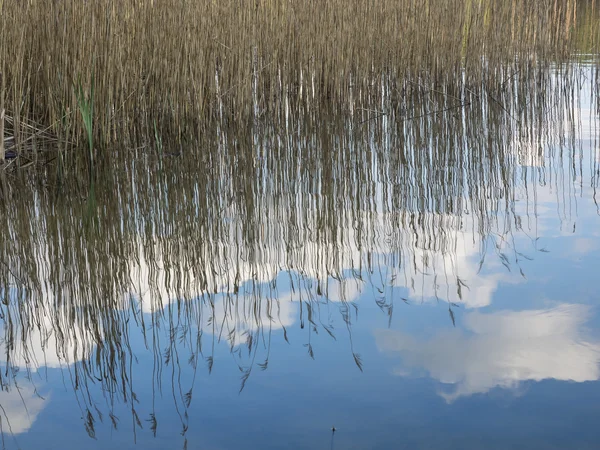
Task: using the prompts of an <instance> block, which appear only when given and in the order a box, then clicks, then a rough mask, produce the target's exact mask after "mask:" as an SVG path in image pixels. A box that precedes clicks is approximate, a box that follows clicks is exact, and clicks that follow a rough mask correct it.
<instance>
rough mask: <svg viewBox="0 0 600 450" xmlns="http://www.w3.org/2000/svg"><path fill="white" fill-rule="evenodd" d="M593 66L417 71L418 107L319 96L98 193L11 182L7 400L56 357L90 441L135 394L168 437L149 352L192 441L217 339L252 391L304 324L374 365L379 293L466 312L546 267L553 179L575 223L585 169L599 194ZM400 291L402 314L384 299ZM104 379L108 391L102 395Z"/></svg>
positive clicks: (146, 163)
mask: <svg viewBox="0 0 600 450" xmlns="http://www.w3.org/2000/svg"><path fill="white" fill-rule="evenodd" d="M594 77H596V71H595V69H594V68H589V67H578V66H569V67H568V68H564V69H563V68H560V69H557V68H550V67H545V66H540V67H535V66H533V65H532V64H529V63H527V64H524V65H523V66H522V67H519V70H516V69H515V70H512V69H511V70H508V69H507V71H506V72H502V73H499V74H490V76H489V84H488V85H486V86H485V87H482V86H471V85H468V84H467V83H463V84H459V85H456V86H454V85H449V84H439V85H438V84H437V83H433V82H432V84H430V85H422V84H414V83H408V82H407V83H406V84H405V85H403V86H401V91H402V93H403V96H402V101H401V104H400V105H399V106H397V105H395V104H392V103H389V104H388V103H386V101H387V100H386V98H385V97H384V98H382V99H381V111H380V112H379V113H378V114H376V115H373V114H372V113H371V112H370V110H366V108H363V109H361V108H362V106H361V99H362V98H363V97H362V95H363V93H360V92H359V93H357V96H356V100H355V104H354V105H353V114H354V116H353V117H351V118H349V117H348V116H347V115H341V114H338V113H336V112H335V111H331V110H329V109H328V106H327V105H321V107H320V108H318V109H315V110H300V111H295V112H290V111H285V112H284V113H282V114H281V115H280V116H278V117H277V118H276V119H275V120H274V121H272V122H265V123H262V122H260V121H256V122H254V123H252V124H251V126H250V127H247V126H244V127H238V126H236V125H232V126H231V127H224V126H223V125H222V124H218V125H215V128H214V130H212V133H207V136H206V140H205V142H204V143H203V144H202V145H203V151H201V152H198V153H197V155H198V156H197V157H195V156H193V157H192V156H187V155H185V154H180V155H179V156H177V154H173V155H171V156H168V154H167V153H166V152H165V153H162V154H160V155H158V156H157V155H154V154H144V155H140V157H139V158H138V159H135V160H134V161H132V162H130V163H125V162H124V163H122V164H120V163H119V162H115V164H114V165H113V167H111V168H106V169H107V170H106V171H105V172H103V173H102V175H101V176H100V177H99V179H98V180H97V182H96V184H95V186H94V190H93V195H92V194H88V195H87V197H86V196H84V195H82V189H81V188H78V187H76V186H71V187H69V186H66V185H64V186H62V187H61V188H60V189H59V190H56V189H48V187H47V186H39V185H36V184H33V183H27V182H21V183H19V180H18V179H17V178H16V176H15V178H14V179H11V180H10V182H4V183H3V184H2V202H1V206H0V207H1V215H0V227H1V228H2V230H4V231H3V233H2V234H1V235H0V247H1V249H2V251H1V255H2V256H1V258H2V259H1V260H0V294H1V297H2V304H1V305H0V317H1V319H2V322H1V327H2V332H3V339H2V341H1V343H0V344H1V347H2V351H3V355H4V357H5V358H4V364H3V366H4V369H5V370H3V371H2V375H0V377H1V378H0V382H1V384H2V386H3V388H4V390H5V391H6V393H8V394H10V393H11V392H14V389H16V385H17V384H22V383H23V382H25V381H27V380H28V379H30V378H31V374H33V373H36V372H39V371H41V370H42V369H43V370H51V369H53V368H58V367H60V368H62V370H64V371H66V372H67V373H68V374H69V377H68V380H69V381H70V383H71V387H72V388H73V390H74V392H75V394H76V395H77V398H78V401H79V405H80V407H81V416H82V417H83V418H84V419H83V420H84V426H85V427H86V429H87V431H88V433H89V434H90V435H91V436H94V435H95V427H96V426H97V425H98V423H99V421H100V419H101V418H102V417H103V416H104V417H109V418H110V423H112V425H113V426H114V427H116V426H117V423H118V420H117V419H118V418H117V416H116V412H115V411H116V409H115V408H117V405H120V404H127V405H129V410H130V412H131V416H132V420H131V424H132V425H131V426H132V428H133V431H134V435H135V433H136V432H137V430H138V429H139V428H140V427H141V425H142V420H144V419H147V420H149V421H150V429H151V430H152V431H154V432H156V429H157V427H158V425H159V423H160V417H159V414H158V412H157V411H156V410H155V409H154V407H151V408H150V409H149V410H145V411H138V408H139V406H138V402H137V394H136V380H135V378H134V377H133V376H132V373H133V369H134V367H136V365H137V364H138V362H137V361H138V360H139V359H140V358H141V357H142V356H141V355H142V353H144V352H146V353H148V354H150V355H151V357H152V360H153V361H154V363H153V364H154V365H153V370H152V371H151V372H150V371H148V377H151V378H152V380H151V383H152V388H153V392H158V391H161V390H162V389H163V388H164V389H165V390H166V389H168V390H170V392H171V394H172V397H173V401H174V403H175V407H176V409H177V412H178V413H179V417H180V420H181V427H182V429H181V431H182V434H184V435H185V434H186V432H187V429H188V426H189V417H188V413H187V411H188V409H189V407H190V404H191V402H192V399H193V394H194V389H196V388H197V386H196V384H195V383H196V382H195V379H196V377H195V376H192V377H191V380H192V381H189V383H188V382H187V381H186V383H187V384H185V385H181V381H180V380H181V377H180V376H179V374H181V373H182V372H191V373H192V374H195V373H196V372H197V371H199V370H208V371H211V370H212V369H213V366H214V364H215V358H214V355H215V349H216V348H217V347H218V346H220V345H227V346H228V347H229V349H230V351H231V353H232V355H233V356H234V359H235V362H236V364H237V365H238V367H239V369H240V374H241V375H240V376H241V382H240V389H243V388H244V386H245V385H246V384H247V383H248V382H250V381H249V380H251V378H250V376H251V374H252V373H253V371H255V370H261V369H262V370H265V369H267V367H268V363H269V357H270V345H271V342H272V340H273V339H278V340H281V339H284V340H288V336H287V334H288V333H287V330H288V329H289V328H290V327H300V329H301V330H303V331H302V332H303V333H304V334H303V335H304V336H305V341H304V342H303V343H302V344H303V345H305V346H306V349H307V353H308V356H309V357H315V355H318V351H316V350H317V349H318V345H319V341H318V338H317V336H323V337H325V338H328V339H329V338H333V339H336V338H338V337H339V336H340V335H341V334H342V333H343V334H344V335H345V336H347V341H346V342H348V347H349V348H347V349H346V351H347V352H348V361H349V363H350V364H352V363H354V364H355V365H356V366H357V367H358V369H361V370H362V364H363V363H362V358H361V355H360V354H359V353H358V352H357V351H356V349H355V346H354V342H353V340H352V338H353V336H352V326H353V324H354V323H355V321H356V320H357V315H358V311H359V309H360V306H359V305H360V304H361V302H364V301H371V300H370V299H369V300H366V299H362V298H361V297H362V296H363V295H364V293H365V292H367V291H368V292H375V293H376V294H375V299H374V301H375V303H376V305H377V306H378V307H379V308H381V309H382V310H383V311H384V312H385V314H386V315H387V319H386V320H389V321H391V320H392V318H393V313H394V309H395V308H399V307H401V306H402V303H403V302H408V303H411V302H414V301H417V300H425V301H426V300H430V299H431V300H437V301H445V302H447V304H448V309H449V316H450V320H451V321H452V322H454V321H455V317H454V310H455V308H457V307H460V306H464V307H467V308H476V307H481V306H485V305H488V304H490V303H491V302H492V296H493V292H494V290H495V289H496V286H497V284H498V283H499V282H500V281H501V280H503V279H505V277H507V276H509V275H508V274H509V271H510V274H511V275H510V276H512V274H517V276H521V277H524V276H525V273H524V272H523V269H522V267H521V265H520V263H521V262H522V261H523V260H531V259H535V258H540V257H543V253H544V248H543V247H541V246H540V245H539V242H538V238H539V237H540V234H539V229H538V226H537V223H538V217H537V213H536V211H537V209H536V208H537V202H538V197H537V195H538V191H539V188H540V186H551V187H552V188H553V189H555V190H558V191H559V192H560V193H561V195H560V196H558V197H557V203H558V211H559V214H561V215H562V214H563V213H566V211H567V209H565V208H566V207H565V205H567V204H568V202H569V201H570V200H569V199H570V198H571V197H572V196H573V195H574V193H575V192H579V193H580V194H583V193H584V191H583V190H580V191H576V190H574V189H572V188H573V182H572V180H578V182H579V183H580V185H583V184H584V182H585V183H586V186H587V187H586V189H587V190H586V191H585V194H586V195H592V194H595V190H596V188H597V183H598V181H597V178H596V172H597V168H598V164H597V162H596V161H595V160H594V159H593V158H594V157H593V156H591V157H590V161H589V162H588V161H587V160H585V164H584V162H582V157H581V155H585V156H584V157H585V158H587V157H588V152H589V149H587V148H586V149H583V148H582V147H581V142H582V141H581V139H582V138H584V137H586V136H582V132H581V130H582V128H581V127H580V120H581V119H579V118H576V116H575V115H574V113H573V112H574V111H576V110H578V108H579V105H580V102H581V101H582V98H583V100H584V101H588V100H589V99H588V97H586V94H585V93H586V92H588V90H589V89H590V86H592V88H593V83H592V82H591V81H590V80H593V79H594ZM383 81H384V83H383V85H384V86H387V85H386V84H385V82H386V80H383ZM388 81H389V80H388ZM390 83H391V82H390ZM582 86H583V87H582ZM387 89H389V91H390V92H391V91H392V90H393V89H396V90H397V89H398V87H397V86H393V84H390V86H389V88H387ZM586 89H587V90H586ZM582 92H583V94H582ZM359 94H360V95H359ZM594 102H595V97H592V107H595V103H594ZM588 119H589V120H590V123H594V124H595V123H597V121H598V116H597V115H596V116H593V117H590V118H588ZM594 127H595V125H594ZM593 129H597V128H593ZM587 137H588V138H589V136H587ZM45 180H46V182H47V183H49V184H50V185H51V186H52V183H54V181H55V180H54V179H53V178H52V176H48V177H47V178H46V179H45ZM5 181H6V180H5ZM52 187H53V186H52ZM84 192H87V191H85V190H84ZM517 202H518V203H519V205H518V206H517ZM15 205H17V206H15ZM517 235H518V236H519V237H522V238H523V239H520V240H517V239H515V236H517ZM517 242H521V243H522V242H526V244H517ZM517 245H520V246H519V247H518V246H517ZM492 266H493V270H486V269H488V268H489V267H492ZM497 269H499V270H497ZM398 286H402V287H405V288H407V289H408V295H407V297H406V298H400V299H396V300H400V305H397V304H394V298H393V297H392V296H391V295H388V294H389V293H390V289H393V288H394V287H398ZM384 323H385V320H384ZM577 323H579V322H577ZM137 340H139V341H140V342H143V345H141V346H140V345H137V346H135V345H134V344H132V342H134V341H137ZM462 344H464V345H471V344H470V343H469V342H463V343H462ZM517 345H521V342H518V343H517ZM565 345H568V343H567V344H565ZM423 349H424V347H422V346H421V347H419V346H417V350H415V352H416V353H415V354H417V355H419V354H420V352H421V350H423ZM592 350H593V351H596V350H595V349H593V348H592ZM425 353H426V352H425ZM429 353H431V352H429ZM433 356H434V357H437V354H434V355H433ZM358 369H357V370H358ZM584 378H586V379H587V378H590V376H589V375H586V376H584ZM186 380H187V379H186ZM503 382H504V381H502V382H501V383H500V384H502V383H503ZM493 383H495V381H491V382H490V381H485V380H484V381H483V382H480V383H479V386H480V387H478V388H477V387H476V388H469V387H468V386H467V387H465V388H464V389H463V390H464V391H465V392H466V391H469V389H470V390H472V391H473V390H477V389H479V391H483V390H484V389H487V386H488V385H490V384H493ZM96 384H100V385H101V387H102V390H103V392H105V395H106V397H107V398H108V401H106V402H100V401H99V399H97V398H94V397H93V396H92V395H91V393H90V392H92V389H91V388H92V386H93V385H96ZM476 384H477V383H476ZM461 392H462V391H461ZM8 394H7V395H8ZM459 395H461V394H459ZM23 401H24V402H25V403H26V402H27V398H26V397H24V398H23ZM32 401H33V400H32ZM35 402H37V400H35ZM35 404H36V405H38V403H35ZM106 405H108V406H106ZM40 408H41V406H40ZM33 409H34V410H35V408H33ZM4 414H5V416H6V417H7V418H8V419H9V420H11V415H10V413H9V411H5V412H4ZM14 417H17V416H14ZM14 417H13V418H14ZM15 420H18V419H15ZM107 422H108V420H107ZM26 428H27V427H25V426H22V427H21V429H23V430H25V429H26ZM15 429H19V428H18V427H17V426H15ZM15 429H14V430H15ZM14 430H13V434H17V433H18V432H17V431H14Z"/></svg>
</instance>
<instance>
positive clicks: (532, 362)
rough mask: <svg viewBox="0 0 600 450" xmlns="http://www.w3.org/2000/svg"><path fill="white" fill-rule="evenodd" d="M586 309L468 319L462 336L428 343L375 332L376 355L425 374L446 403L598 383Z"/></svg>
mask: <svg viewBox="0 0 600 450" xmlns="http://www.w3.org/2000/svg"><path fill="white" fill-rule="evenodd" d="M589 315H590V309H589V307H587V306H583V305H567V304H563V305H560V306H558V307H556V308H552V309H545V310H531V311H519V312H512V311H503V312H497V313H492V314H481V313H477V312H474V313H470V314H467V315H466V318H465V331H461V330H458V329H452V330H446V331H443V332H439V333H438V334H436V335H434V336H433V337H432V338H431V339H429V340H427V341H421V340H419V339H416V338H414V337H411V336H408V335H406V334H403V333H400V332H396V331H390V330H381V331H377V332H376V340H377V345H378V347H379V349H380V350H383V351H389V352H392V353H397V354H399V355H400V357H401V358H402V360H403V362H404V368H401V369H399V370H398V373H397V374H398V375H404V374H406V373H407V369H413V370H415V369H424V370H425V371H427V372H428V374H429V375H430V376H431V377H432V378H433V379H435V380H437V381H439V382H441V383H443V384H445V385H448V386H447V387H448V388H450V389H449V390H444V391H442V392H440V395H441V396H442V397H444V398H445V399H446V401H448V402H452V401H454V400H456V399H457V398H459V397H463V396H468V395H473V394H482V393H486V392H488V391H490V390H491V389H493V388H496V387H500V388H517V387H518V386H519V384H520V383H521V382H523V381H527V380H532V381H540V380H543V379H550V378H553V379H557V380H569V381H575V382H583V381H593V380H598V379H599V378H600V342H598V341H594V340H586V339H584V336H583V334H582V325H583V324H584V323H585V322H586V321H587V319H588V318H589Z"/></svg>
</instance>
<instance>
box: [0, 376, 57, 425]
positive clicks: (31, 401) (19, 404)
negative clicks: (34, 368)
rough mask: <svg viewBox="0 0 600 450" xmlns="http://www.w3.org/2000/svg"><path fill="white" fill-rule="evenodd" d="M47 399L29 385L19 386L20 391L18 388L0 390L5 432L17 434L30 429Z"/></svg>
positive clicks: (0, 412)
mask: <svg viewBox="0 0 600 450" xmlns="http://www.w3.org/2000/svg"><path fill="white" fill-rule="evenodd" d="M46 400H47V399H46ZM46 400H44V399H42V398H41V397H39V396H38V395H36V393H35V392H34V390H33V389H32V388H30V387H29V386H27V385H24V386H22V387H19V388H18V391H17V388H14V389H11V390H10V391H0V405H2V410H1V411H0V414H2V415H3V417H2V419H3V420H2V425H3V430H2V431H3V433H4V434H5V435H7V436H10V434H11V433H12V434H13V435H16V434H21V433H24V432H26V431H28V430H29V429H30V428H31V426H32V425H33V423H34V422H35V420H36V418H37V416H38V414H39V413H40V412H41V411H42V410H43V409H44V407H45V406H46V404H47V401H46Z"/></svg>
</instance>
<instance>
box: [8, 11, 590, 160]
mask: <svg viewBox="0 0 600 450" xmlns="http://www.w3.org/2000/svg"><path fill="white" fill-rule="evenodd" d="M0 5H1V6H0V14H1V15H0V42H1V43H2V44H0V57H1V59H0V73H1V74H2V79H3V85H2V86H3V88H2V94H1V95H2V96H3V97H4V100H5V108H6V111H7V115H10V116H11V117H12V118H13V120H12V126H11V127H10V128H11V129H10V130H8V133H10V134H11V135H12V136H14V138H15V143H16V145H17V146H18V145H19V143H20V142H23V141H24V140H25V139H27V136H28V135H30V134H31V133H32V131H31V127H29V126H23V125H24V124H29V125H31V124H37V125H38V129H47V128H49V130H51V131H52V133H54V136H56V137H57V138H59V139H60V141H62V142H68V143H74V144H75V146H77V145H84V144H86V143H89V142H90V141H91V139H92V137H90V134H89V132H90V127H91V128H92V130H91V131H92V133H93V141H94V142H95V143H96V146H97V147H99V148H106V147H107V146H109V145H111V146H114V145H115V144H121V145H125V146H127V145H140V144H141V143H148V142H152V140H153V138H154V136H155V132H156V130H158V132H159V133H160V135H161V136H163V137H164V138H165V139H166V141H167V142H176V143H177V142H178V143H181V142H182V140H185V141H188V140H193V139H194V138H196V137H198V136H200V135H201V134H202V133H203V131H204V130H206V128H207V127H208V126H210V124H212V123H214V122H215V121H219V122H221V123H227V122H231V121H235V122H238V123H244V122H246V121H248V120H252V118H253V117H256V116H257V115H260V116H265V117H268V116H269V114H277V113H280V112H281V110H282V108H283V106H282V103H283V102H282V99H285V102H287V103H288V104H289V106H290V107H291V108H307V107H318V105H321V104H323V103H330V104H333V105H335V109H336V110H339V111H345V110H347V109H348V103H349V102H350V96H349V89H350V88H353V89H355V92H361V93H364V94H361V95H365V96H369V97H370V98H377V95H375V94H376V91H377V90H378V89H380V86H378V83H379V81H377V80H380V79H381V78H379V77H381V76H385V78H386V79H387V80H393V82H394V83H400V84H401V83H402V82H403V80H405V79H407V78H410V79H413V80H414V79H421V77H422V76H423V75H424V74H426V75H427V76H428V79H431V80H434V82H435V81H438V82H439V81H442V82H446V83H448V82H450V83H451V82H452V80H460V79H462V77H463V75H466V77H467V79H472V80H473V81H474V82H477V80H480V79H482V77H483V76H484V73H487V74H490V73H492V74H493V73H494V71H495V70H496V69H497V68H498V67H500V66H501V65H504V64H506V63H509V62H514V61H515V58H517V59H519V58H521V57H522V58H527V59H529V58H531V57H533V56H534V55H535V57H537V58H545V59H552V60H554V59H557V58H560V57H562V56H564V55H566V54H568V53H569V52H570V51H571V50H572V49H573V47H574V39H575V37H576V36H585V37H586V39H587V41H586V48H594V47H595V46H596V45H597V40H598V38H597V36H596V35H595V34H594V33H592V32H587V31H586V32H579V33H576V32H575V29H576V27H577V24H578V23H579V22H580V17H583V18H587V19H586V21H585V22H586V24H587V26H588V28H587V29H590V30H591V29H592V28H593V27H592V26H590V23H592V24H597V23H598V20H597V18H598V14H597V11H596V7H595V0H593V1H575V0H555V1H551V2H546V1H542V2H532V1H528V0H514V1H512V2H494V1H492V0H411V1H405V2H397V1H392V0H376V1H374V2H364V1H362V0H331V1H328V2H315V1H310V0H302V1H296V2H290V1H288V0H256V1H251V2H239V1H235V0H220V1H212V0H205V1H187V0H182V1H179V2H175V3H174V2H167V1H164V0H150V1H140V0H121V1H118V2H115V1H112V0H95V1H88V2H81V1H76V0H54V1H47V0H29V1H27V2H22V1H18V0H4V1H3V2H2V3H0ZM592 16H593V18H594V19H593V20H592V19H589V18H590V17H592ZM590 20H591V22H590ZM587 29H586V30H587ZM590 40H591V41H592V42H590ZM596 48H597V47H596ZM92 74H93V75H94V78H95V86H94V96H93V98H91V99H89V101H91V102H93V104H94V105H95V107H94V123H93V124H90V123H87V122H86V121H85V120H82V117H80V116H79V115H78V114H76V112H77V111H78V109H79V108H80V105H79V104H78V101H79V98H80V96H79V95H78V92H79V93H81V90H83V91H84V92H90V91H91V80H92ZM78 80H81V82H82V85H81V86H79V87H78V89H80V91H75V92H74V89H73V86H75V85H76V83H77V81H78ZM4 81H6V82H4ZM0 98H2V97H0ZM96 151H97V150H96ZM82 153H83V152H78V154H82Z"/></svg>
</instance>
